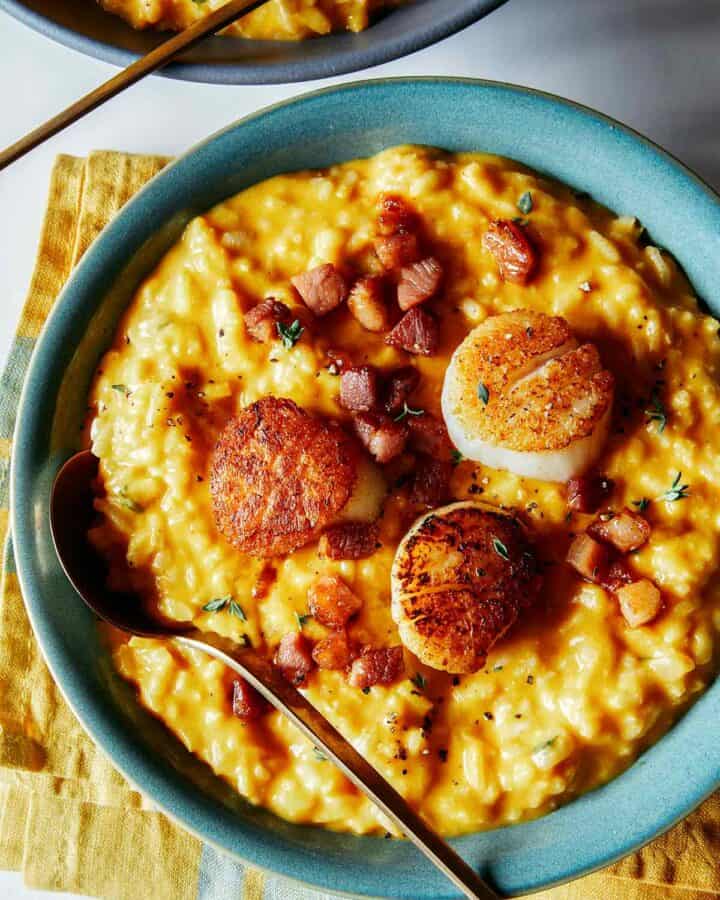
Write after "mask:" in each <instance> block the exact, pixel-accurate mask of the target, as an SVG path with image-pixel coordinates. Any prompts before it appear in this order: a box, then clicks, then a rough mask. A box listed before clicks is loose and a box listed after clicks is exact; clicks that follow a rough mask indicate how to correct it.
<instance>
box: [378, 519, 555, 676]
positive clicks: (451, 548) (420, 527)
mask: <svg viewBox="0 0 720 900" xmlns="http://www.w3.org/2000/svg"><path fill="white" fill-rule="evenodd" d="M391 582H392V616H393V619H394V620H395V622H396V623H397V626H398V629H399V632H400V639H401V640H402V642H403V644H405V646H406V647H407V648H408V650H410V651H412V652H413V653H414V654H415V655H416V656H417V657H418V659H420V660H421V662H423V663H425V665H427V666H431V667H432V668H433V669H441V670H443V671H445V672H453V673H458V674H460V673H464V672H475V671H477V670H478V669H479V668H481V667H482V666H483V664H484V662H485V659H486V657H487V654H488V651H489V650H490V648H491V647H492V646H493V644H495V642H496V641H498V640H499V639H500V638H501V637H502V636H503V635H504V634H505V632H506V631H507V630H508V629H509V628H510V627H511V626H512V625H513V624H514V623H515V622H516V620H517V618H518V616H519V614H520V613H521V611H522V610H523V609H524V608H526V607H528V606H529V605H530V604H532V603H533V602H534V600H535V599H536V597H537V594H538V592H539V590H540V586H541V577H540V575H539V572H538V567H537V563H536V559H535V555H534V553H533V548H532V544H531V542H530V540H529V537H528V534H527V532H526V530H525V528H524V526H523V525H522V523H521V522H520V521H519V520H518V519H517V518H516V517H515V516H512V515H510V514H508V513H506V512H503V511H502V510H500V509H497V508H496V507H492V506H490V505H489V504H485V503H477V502H462V503H452V504H451V505H450V506H445V507H442V508H441V509H436V510H434V511H433V512H431V513H427V514H426V515H423V516H421V518H419V519H418V520H417V521H416V522H415V524H414V525H413V526H412V528H411V529H410V531H408V533H407V534H406V535H405V537H404V538H403V540H402V542H401V543H400V546H399V547H398V549H397V553H396V555H395V560H394V562H393V567H392V575H391Z"/></svg>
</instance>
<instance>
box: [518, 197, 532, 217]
mask: <svg viewBox="0 0 720 900" xmlns="http://www.w3.org/2000/svg"><path fill="white" fill-rule="evenodd" d="M517 208H518V209H519V210H520V212H521V213H522V214H523V215H524V216H526V215H528V213H531V212H532V208H533V198H532V194H531V193H530V191H525V193H524V194H523V195H522V197H520V199H519V200H518V202H517Z"/></svg>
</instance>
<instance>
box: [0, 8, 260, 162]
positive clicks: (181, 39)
mask: <svg viewBox="0 0 720 900" xmlns="http://www.w3.org/2000/svg"><path fill="white" fill-rule="evenodd" d="M267 2H268V0H229V2H228V3H226V4H225V5H224V6H221V7H220V9H216V10H215V12H212V13H210V15H208V16H206V17H205V18H202V19H199V20H198V21H197V22H195V24H194V25H190V26H189V27H188V28H186V29H185V30H184V31H181V32H179V33H178V34H176V35H174V36H173V37H171V38H170V39H169V40H167V41H164V42H163V43H162V44H160V45H159V46H158V47H156V48H155V49H154V50H151V51H150V52H149V53H148V54H146V55H145V56H143V57H141V58H140V59H138V60H137V61H136V62H134V63H131V64H130V65H129V66H128V67H127V68H126V69H123V70H122V72H118V74H117V75H114V76H113V77H112V78H110V79H109V81H106V82H105V83H104V84H101V85H100V86H99V87H97V88H95V90H94V91H91V92H90V93H89V94H86V95H85V96H84V97H81V98H80V99H79V100H76V101H75V103H73V104H71V105H70V106H68V107H67V109H64V110H63V111H62V112H61V113H58V114H57V115H56V116H53V118H52V119H48V121H47V122H45V123H44V124H43V125H40V126H38V128H35V129H34V130H33V131H31V132H30V133H29V134H26V135H25V137H23V138H20V140H19V141H16V142H15V143H14V144H11V145H10V146H9V147H7V148H6V149H5V150H3V151H2V152H0V171H2V169H4V168H5V167H6V166H9V165H10V163H12V162H15V160H17V159H20V157H21V156H24V155H25V154H26V153H29V152H30V150H33V149H34V148H35V147H37V146H38V145H39V144H42V143H43V142H44V141H46V140H48V138H51V137H53V135H56V134H57V133H58V132H59V131H62V130H63V128H67V126H68V125H72V124H73V123H74V122H77V121H78V119H81V118H82V117H83V116H86V115H87V114H88V113H89V112H92V110H94V109H97V107H98V106H100V105H101V104H102V103H104V102H105V101H106V100H109V99H110V98H111V97H115V96H116V95H117V94H119V93H120V92H121V91H124V90H125V88H127V87H130V85H132V84H135V82H136V81H140V79H141V78H144V77H145V76H146V75H148V74H149V73H150V72H154V71H155V70H156V69H160V68H162V67H163V66H164V65H167V63H169V62H170V61H171V60H172V59H173V58H174V57H175V56H177V54H178V53H182V52H183V50H189V49H190V47H194V46H195V44H197V43H199V42H200V41H201V40H202V39H203V38H205V37H207V35H209V34H214V33H215V32H216V31H220V30H221V29H222V28H224V27H225V26H226V25H230V24H231V23H232V22H234V21H235V20H236V19H239V18H240V17H241V16H244V15H246V14H247V13H249V12H252V11H253V10H254V9H257V7H258V6H262V5H263V4H265V3H267Z"/></svg>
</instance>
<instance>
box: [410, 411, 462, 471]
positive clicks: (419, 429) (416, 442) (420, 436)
mask: <svg viewBox="0 0 720 900" xmlns="http://www.w3.org/2000/svg"><path fill="white" fill-rule="evenodd" d="M405 421H406V422H407V426H408V429H409V430H410V446H411V447H412V449H413V450H417V451H418V452H419V453H427V454H428V455H429V456H433V457H435V459H440V460H443V461H449V460H451V459H452V454H453V450H454V449H455V448H454V446H453V443H452V441H451V440H450V435H449V434H448V430H447V426H446V425H445V422H443V420H442V419H438V418H437V416H434V415H433V414H432V413H423V414H422V415H421V416H408V417H407V419H406V420H405Z"/></svg>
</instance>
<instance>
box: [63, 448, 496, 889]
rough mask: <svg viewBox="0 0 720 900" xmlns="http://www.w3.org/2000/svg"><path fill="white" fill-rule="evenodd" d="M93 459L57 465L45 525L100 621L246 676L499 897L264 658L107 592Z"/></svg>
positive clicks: (444, 857)
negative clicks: (95, 543) (97, 546)
mask: <svg viewBox="0 0 720 900" xmlns="http://www.w3.org/2000/svg"><path fill="white" fill-rule="evenodd" d="M97 474H98V459H97V457H96V456H93V454H92V453H91V451H90V450H83V451H82V452H81V453H76V454H75V455H74V456H71V457H70V459H69V460H68V461H67V462H66V463H65V464H64V465H63V466H62V468H61V469H60V471H59V472H58V474H57V476H56V477H55V483H54V484H53V489H52V496H51V499H50V528H51V530H52V536H53V542H54V544H55V550H56V551H57V555H58V558H59V559H60V564H61V565H62V567H63V569H64V571H65V574H66V575H67V577H68V578H69V579H70V582H71V583H72V585H73V587H74V588H75V590H76V591H77V592H78V594H80V596H81V597H82V599H83V600H84V601H85V603H86V604H87V605H88V606H89V607H90V609H91V610H92V611H93V612H94V613H95V614H96V615H97V616H99V617H100V618H101V619H104V620H105V621H106V622H109V623H110V624H111V625H114V626H115V628H119V629H121V630H122V631H126V632H129V633H130V634H135V635H140V636H141V637H154V638H159V637H164V638H170V639H172V640H175V641H177V642H178V643H179V644H181V645H182V646H185V647H191V648H192V649H194V650H202V651H203V652H204V653H208V654H209V655H210V656H214V657H215V658H216V659H219V660H220V661H221V662H223V663H225V665H226V666H229V667H230V668H231V669H232V670H233V671H235V672H237V673H238V675H240V676H242V677H243V678H244V679H245V680H246V681H248V682H249V683H250V684H251V685H252V686H253V687H254V688H255V689H256V690H257V691H258V692H259V693H260V694H262V696H263V697H264V698H265V699H266V700H268V701H269V702H270V703H271V704H272V705H273V706H274V707H275V708H276V709H278V710H280V712H281V713H283V714H284V715H285V716H287V718H288V719H289V720H290V721H291V722H292V723H293V725H294V726H295V727H296V728H297V729H298V730H299V731H300V732H301V733H302V734H304V735H305V737H306V738H308V740H310V741H311V742H312V743H313V744H314V745H315V746H317V747H318V748H319V749H320V750H322V751H323V753H324V754H325V755H326V756H327V757H328V759H330V760H332V761H333V763H335V765H336V766H337V767H338V768H339V769H340V771H341V772H342V773H343V774H344V775H346V776H347V778H349V779H350V781H351V782H352V783H353V784H354V785H355V786H356V787H357V788H359V790H361V791H362V792H363V793H364V794H365V795H366V796H367V797H369V798H370V799H371V800H372V801H373V803H375V804H376V805H377V806H378V807H379V808H380V809H381V810H382V811H383V813H384V814H385V815H386V816H387V817H388V818H389V819H390V820H391V821H392V822H393V823H394V824H395V825H396V826H397V827H398V828H399V829H400V830H401V831H402V832H403V833H404V834H405V835H406V836H407V837H408V838H409V839H410V840H411V841H412V842H413V843H414V844H415V846H416V847H418V849H419V850H421V851H422V852H423V853H424V854H425V856H427V858H428V859H429V860H430V861H431V862H432V863H433V864H434V865H435V866H437V868H438V869H440V871H441V872H442V873H443V874H444V875H445V876H446V877H447V878H448V879H449V880H450V881H451V882H452V883H453V884H454V885H455V887H457V888H459V889H460V890H461V891H462V893H463V894H464V895H465V896H466V897H471V898H473V900H498V895H497V894H496V893H495V892H494V891H492V890H491V889H490V888H489V887H488V886H487V885H486V884H485V882H484V881H482V879H481V878H480V876H479V875H478V874H477V873H476V872H475V871H474V870H473V869H472V868H471V867H470V866H469V865H468V864H467V863H466V862H465V860H464V859H462V857H461V856H459V855H458V854H457V853H456V852H455V851H454V850H453V849H452V847H450V845H449V844H448V843H446V842H445V841H444V840H443V839H442V838H441V837H440V836H439V835H438V834H436V833H435V832H434V831H433V830H432V829H431V828H429V827H428V825H426V824H425V822H424V821H423V820H422V819H421V818H420V816H419V815H418V814H417V813H416V812H415V811H414V810H412V809H411V808H410V806H408V804H407V802H406V801H405V799H404V798H403V797H402V796H401V795H400V794H399V793H398V792H397V791H396V790H395V788H394V787H392V786H391V785H390V784H389V783H388V782H387V781H386V780H385V779H384V778H383V777H382V775H380V774H379V773H378V772H377V771H376V770H375V769H374V768H373V767H372V766H371V765H370V764H369V763H368V762H367V760H366V759H364V758H363V757H362V756H361V755H360V754H359V753H358V752H357V750H355V749H354V748H353V746H352V745H351V744H350V743H349V742H348V741H346V740H345V738H344V737H343V736H342V735H341V734H340V732H339V731H337V730H336V729H335V728H334V727H333V726H332V725H331V724H330V723H329V722H328V721H327V719H325V717H324V716H322V715H321V714H320V713H319V712H318V711H317V710H316V709H315V707H314V706H312V705H311V704H310V703H309V702H308V701H307V700H306V699H305V697H304V696H303V695H302V694H301V693H300V692H299V691H298V690H296V689H295V688H294V687H292V686H291V685H290V684H289V683H288V682H287V681H286V680H285V678H284V677H283V675H282V674H281V673H280V671H279V670H278V669H276V668H275V667H274V666H273V665H272V664H271V663H270V662H268V660H266V659H265V658H264V657H262V656H260V654H259V653H257V652H256V651H255V650H253V649H252V648H249V647H240V646H238V645H237V644H235V643H234V642H233V641H231V640H228V639H227V638H224V637H221V636H220V635H216V634H213V633H212V632H206V631H199V630H198V629H197V628H195V627H193V626H192V625H188V624H185V623H173V622H170V621H166V620H162V619H160V618H157V617H156V616H151V615H150V614H149V613H148V612H147V611H146V610H145V609H144V608H143V605H142V603H141V601H140V598H139V597H138V596H136V595H133V594H118V593H110V592H109V591H108V590H107V588H106V586H105V585H106V572H105V568H104V565H103V563H102V561H101V559H100V557H99V556H98V554H97V553H95V551H94V549H93V547H92V545H91V544H90V542H89V541H88V539H87V533H88V529H89V528H90V526H91V524H92V520H93V516H94V508H93V489H92V488H93V482H94V480H95V479H96V477H97Z"/></svg>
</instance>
